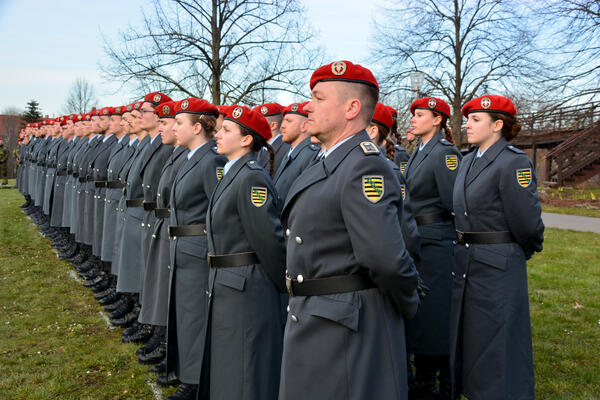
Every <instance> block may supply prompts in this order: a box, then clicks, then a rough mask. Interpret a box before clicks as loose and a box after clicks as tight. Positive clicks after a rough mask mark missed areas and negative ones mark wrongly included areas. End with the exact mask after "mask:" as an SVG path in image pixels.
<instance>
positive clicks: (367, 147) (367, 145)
mask: <svg viewBox="0 0 600 400" xmlns="http://www.w3.org/2000/svg"><path fill="white" fill-rule="evenodd" d="M360 148H361V149H362V151H363V152H364V153H365V154H367V155H369V154H379V147H377V146H376V145H375V143H373V142H360Z"/></svg>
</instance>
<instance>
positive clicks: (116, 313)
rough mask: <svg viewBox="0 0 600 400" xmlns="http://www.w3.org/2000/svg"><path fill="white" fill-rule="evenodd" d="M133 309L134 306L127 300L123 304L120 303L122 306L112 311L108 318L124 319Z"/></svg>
mask: <svg viewBox="0 0 600 400" xmlns="http://www.w3.org/2000/svg"><path fill="white" fill-rule="evenodd" d="M132 308H133V304H132V303H131V302H130V301H128V300H125V301H123V302H120V304H119V305H118V306H117V308H116V309H114V310H113V311H111V312H110V313H109V314H108V316H109V318H110V319H120V318H122V317H124V316H125V315H126V314H127V313H129V312H130V311H131V309H132ZM132 322H133V321H132Z"/></svg>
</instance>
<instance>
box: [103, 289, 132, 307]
mask: <svg viewBox="0 0 600 400" xmlns="http://www.w3.org/2000/svg"><path fill="white" fill-rule="evenodd" d="M117 293H119V292H117ZM120 296H121V298H120V299H119V301H116V302H114V303H111V304H108V305H107V306H105V307H104V311H106V312H111V311H114V310H116V309H117V308H119V307H120V306H121V304H124V303H128V302H130V298H129V296H128V295H126V294H120Z"/></svg>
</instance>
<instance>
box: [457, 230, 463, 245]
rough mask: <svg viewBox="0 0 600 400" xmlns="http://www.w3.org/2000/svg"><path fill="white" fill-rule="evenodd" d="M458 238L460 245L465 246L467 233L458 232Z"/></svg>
mask: <svg viewBox="0 0 600 400" xmlns="http://www.w3.org/2000/svg"><path fill="white" fill-rule="evenodd" d="M456 238H457V239H458V243H460V244H465V233H464V232H463V231H459V230H457V231H456Z"/></svg>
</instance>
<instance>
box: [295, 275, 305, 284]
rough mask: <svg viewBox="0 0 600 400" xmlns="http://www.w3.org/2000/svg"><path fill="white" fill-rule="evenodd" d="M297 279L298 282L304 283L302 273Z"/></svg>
mask: <svg viewBox="0 0 600 400" xmlns="http://www.w3.org/2000/svg"><path fill="white" fill-rule="evenodd" d="M296 280H297V281H298V283H302V282H304V277H303V276H302V275H298V276H297V277H296Z"/></svg>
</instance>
